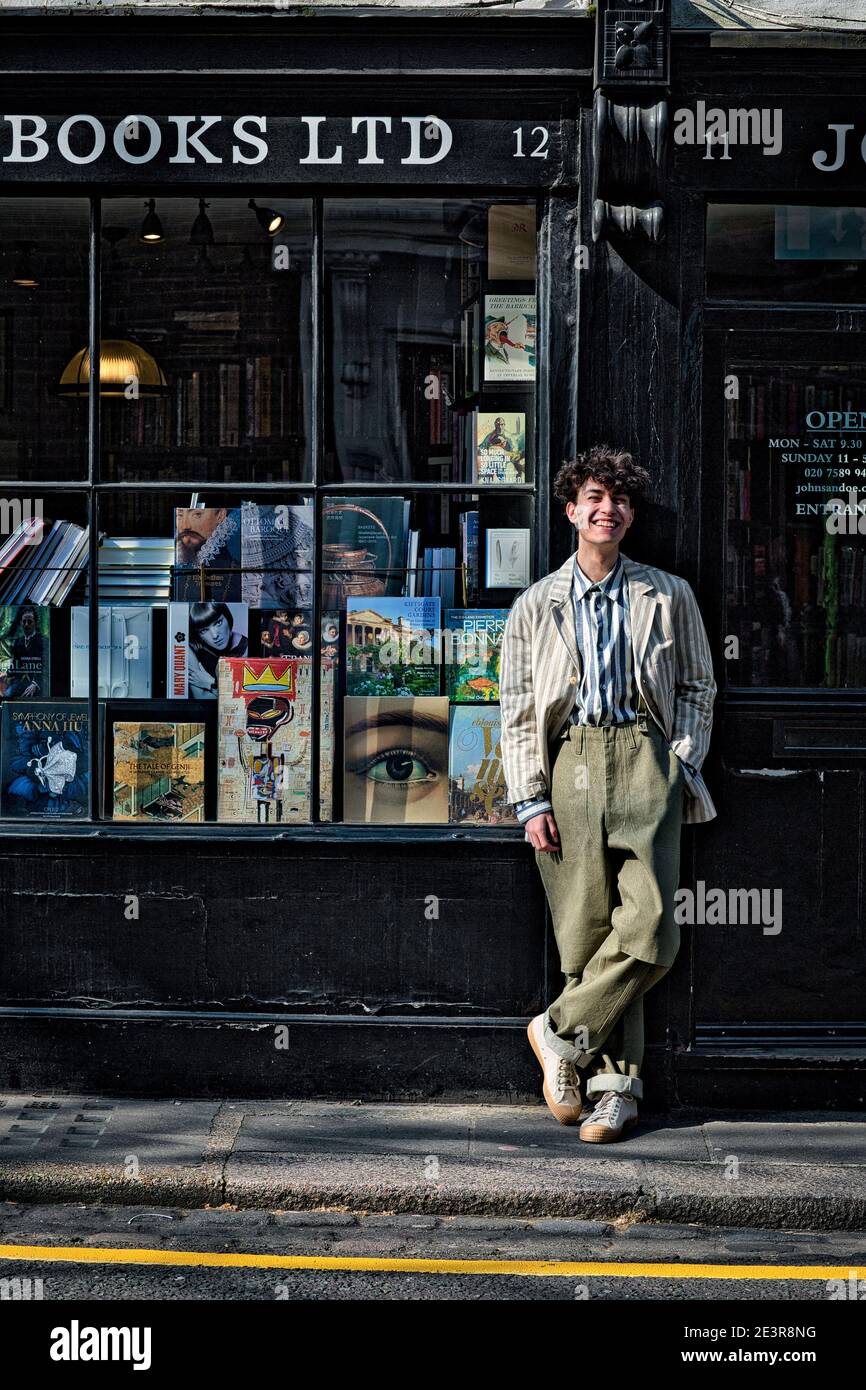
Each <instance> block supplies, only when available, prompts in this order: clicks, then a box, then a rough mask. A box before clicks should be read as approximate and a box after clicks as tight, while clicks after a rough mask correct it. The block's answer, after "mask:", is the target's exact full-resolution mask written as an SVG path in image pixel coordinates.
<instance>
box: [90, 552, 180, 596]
mask: <svg viewBox="0 0 866 1390" xmlns="http://www.w3.org/2000/svg"><path fill="white" fill-rule="evenodd" d="M174 562H175V544H174V542H173V541H172V540H171V538H170V537H169V536H102V537H101V538H100V541H99V601H100V603H112V602H120V603H125V602H129V601H132V602H135V601H141V602H146V601H148V600H150V601H151V602H153V603H164V602H166V600H167V599H170V598H171V589H172V582H171V576H172V566H173V565H174ZM196 597H198V594H196Z"/></svg>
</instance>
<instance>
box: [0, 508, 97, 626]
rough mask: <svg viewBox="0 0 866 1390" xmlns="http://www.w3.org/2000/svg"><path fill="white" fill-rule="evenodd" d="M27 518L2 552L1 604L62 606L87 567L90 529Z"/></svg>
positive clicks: (0, 557) (0, 552) (34, 517)
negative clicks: (47, 526)
mask: <svg viewBox="0 0 866 1390" xmlns="http://www.w3.org/2000/svg"><path fill="white" fill-rule="evenodd" d="M43 527H44V522H43V520H42V517H38V516H33V517H28V518H27V519H26V520H25V521H22V522H21V524H20V525H19V526H18V527H16V529H15V531H14V532H13V533H12V535H11V536H10V537H9V539H8V540H7V541H6V542H5V544H4V545H3V546H2V548H0V604H3V605H5V604H14V603H24V602H28V603H38V604H55V605H57V604H61V603H63V601H64V599H65V598H66V597H67V596H68V594H69V591H70V590H71V588H72V586H73V584H74V583H75V581H76V579H77V578H78V576H79V574H80V573H81V571H82V570H83V569H84V567H85V566H86V564H87V543H88V531H87V527H81V526H76V524H75V522H74V521H55V522H54V524H53V525H52V527H51V530H50V531H49V532H48V534H47V535H45V534H44V531H43Z"/></svg>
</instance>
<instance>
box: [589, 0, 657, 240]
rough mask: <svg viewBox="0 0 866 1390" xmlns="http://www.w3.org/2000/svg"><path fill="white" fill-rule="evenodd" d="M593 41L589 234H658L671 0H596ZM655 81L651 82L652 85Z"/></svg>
mask: <svg viewBox="0 0 866 1390" xmlns="http://www.w3.org/2000/svg"><path fill="white" fill-rule="evenodd" d="M597 24H598V27H597V30H596V48H595V81H596V91H595V100H594V107H593V128H592V158H593V189H592V235H593V240H594V241H599V240H601V239H603V238H607V236H608V233H609V232H611V231H615V232H616V233H618V234H619V235H620V236H623V237H637V236H643V237H646V238H647V239H648V240H649V241H651V242H653V243H656V242H659V241H660V240H661V239H662V237H663V236H664V203H663V200H662V196H661V195H662V193H663V190H664V166H665V159H666V154H667V144H668V102H667V97H666V96H665V95H659V94H658V93H659V90H660V89H664V88H666V87H667V85H668V83H669V81H670V0H632V3H631V5H622V4H619V5H618V4H615V3H614V0H600V2H599V5H598V20H597ZM653 89H655V90H653Z"/></svg>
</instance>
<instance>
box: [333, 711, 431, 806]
mask: <svg viewBox="0 0 866 1390" xmlns="http://www.w3.org/2000/svg"><path fill="white" fill-rule="evenodd" d="M343 820H344V821H346V822H347V823H348V824H359V823H362V822H368V821H378V822H384V823H390V824H392V825H404V824H410V823H414V824H421V825H423V824H434V825H443V824H445V823H446V822H447V820H448V700H447V699H446V697H445V696H444V695H420V696H415V697H411V696H384V697H378V696H373V697H369V696H368V697H365V696H362V695H348V696H347V697H346V699H345V700H344V701H343Z"/></svg>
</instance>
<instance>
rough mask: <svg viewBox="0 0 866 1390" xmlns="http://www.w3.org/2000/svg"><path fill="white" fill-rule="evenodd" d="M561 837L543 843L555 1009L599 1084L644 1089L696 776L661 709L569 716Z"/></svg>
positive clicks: (547, 1030) (560, 1045)
mask: <svg viewBox="0 0 866 1390" xmlns="http://www.w3.org/2000/svg"><path fill="white" fill-rule="evenodd" d="M551 753H552V758H553V761H552V765H551V798H550V799H551V803H552V806H553V815H554V818H555V820H556V824H557V828H558V830H559V842H560V848H559V850H558V851H556V852H554V853H543V852H542V851H540V850H536V854H535V857H536V862H537V863H538V868H539V872H540V874H541V878H542V881H543V883H544V889H545V892H546V894H547V900H548V903H549V905H550V912H551V917H552V919H553V930H554V935H555V937H556V944H557V947H558V949H559V958H560V965H561V968H562V971H563V974H564V975H565V987H564V988H563V990H562V993H561V994H560V995H559V996H558V998H557V999H555V1000H554V1001H553V1003H552V1004H551V1005H550V1006H549V1008H548V1009H547V1010H546V1012H545V1017H544V1036H545V1041H546V1042H547V1044H548V1046H549V1047H550V1048H551V1049H552V1051H554V1052H556V1053H558V1054H559V1055H560V1056H562V1057H568V1058H569V1059H570V1060H572V1061H574V1062H575V1063H576V1065H577V1066H578V1067H579V1068H585V1069H586V1073H587V1076H588V1082H587V1084H586V1085H585V1090H586V1092H587V1094H591V1093H594V1092H600V1091H621V1092H624V1093H626V1094H628V1095H632V1096H634V1097H635V1098H636V1099H640V1098H641V1097H642V1096H643V1081H642V1080H641V1077H640V1069H641V1065H642V1063H643V1053H644V1027H643V996H644V994H645V993H646V991H647V990H648V989H650V988H651V987H652V986H653V985H654V984H656V982H657V981H658V980H660V979H661V978H662V976H663V975H665V974H666V973H667V971H668V970H669V969H670V967H671V965H672V964H673V962H674V960H675V958H676V955H677V951H678V950H679V944H680V930H679V926H678V924H677V922H676V921H675V918H674V907H675V900H674V895H675V893H676V890H677V887H678V886H679V871H680V831H681V827H682V812H683V795H684V791H685V785H686V776H685V773H684V772H683V770H682V767H681V766H680V762H679V759H678V758H677V756H676V754H675V753H674V751H673V749H672V748H671V747H670V745H669V743H668V742H667V740H666V738H665V736H664V734H663V733H662V731H661V730H660V729H659V727H658V725H656V724H655V723H654V722H653V720H652V718H646V717H644V716H643V715H642V716H641V718H640V720H639V722H638V723H632V724H611V725H602V726H599V727H587V726H582V725H569V726H567V729H566V731H565V733H564V735H563V737H562V738H561V739H560V740H559V741H558V743H557V745H556V747H555V748H553V749H551Z"/></svg>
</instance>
